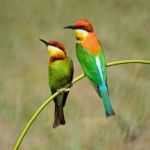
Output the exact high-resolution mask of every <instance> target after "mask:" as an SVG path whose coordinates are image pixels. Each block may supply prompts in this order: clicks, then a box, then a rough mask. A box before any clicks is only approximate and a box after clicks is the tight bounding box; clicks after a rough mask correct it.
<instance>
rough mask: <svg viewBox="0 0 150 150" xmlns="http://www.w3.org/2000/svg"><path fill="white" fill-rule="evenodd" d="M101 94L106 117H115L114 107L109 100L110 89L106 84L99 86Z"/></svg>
mask: <svg viewBox="0 0 150 150" xmlns="http://www.w3.org/2000/svg"><path fill="white" fill-rule="evenodd" d="M99 93H100V96H101V98H102V101H103V105H104V108H105V113H106V117H110V116H113V115H115V112H114V110H113V107H112V104H111V101H110V98H109V94H108V88H107V86H106V84H102V85H100V86H99Z"/></svg>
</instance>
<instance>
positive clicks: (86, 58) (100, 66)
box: [76, 44, 106, 85]
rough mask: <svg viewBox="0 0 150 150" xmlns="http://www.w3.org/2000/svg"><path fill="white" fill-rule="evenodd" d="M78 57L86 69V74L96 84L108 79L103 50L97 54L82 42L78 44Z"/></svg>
mask: <svg viewBox="0 0 150 150" xmlns="http://www.w3.org/2000/svg"><path fill="white" fill-rule="evenodd" d="M76 50H77V57H78V59H79V62H80V64H81V66H82V69H83V70H84V73H85V75H86V76H87V77H88V78H89V79H90V80H91V81H92V82H93V84H94V85H97V84H101V83H102V82H104V81H106V70H105V58H104V55H103V53H102V52H100V53H99V54H98V55H97V56H95V55H94V54H92V53H91V52H90V51H89V50H88V49H86V48H84V47H82V46H81V45H80V44H77V45H76Z"/></svg>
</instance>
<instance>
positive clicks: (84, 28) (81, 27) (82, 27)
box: [78, 26, 89, 32]
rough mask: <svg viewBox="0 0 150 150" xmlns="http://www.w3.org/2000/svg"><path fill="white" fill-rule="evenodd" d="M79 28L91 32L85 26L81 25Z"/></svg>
mask: <svg viewBox="0 0 150 150" xmlns="http://www.w3.org/2000/svg"><path fill="white" fill-rule="evenodd" d="M78 29H82V30H85V31H87V32H89V30H88V29H87V28H86V27H85V26H79V27H78Z"/></svg>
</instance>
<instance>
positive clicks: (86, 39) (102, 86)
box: [64, 19, 115, 117]
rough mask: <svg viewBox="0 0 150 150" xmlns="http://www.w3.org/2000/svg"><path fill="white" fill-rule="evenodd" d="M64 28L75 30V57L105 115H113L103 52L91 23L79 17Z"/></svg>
mask: <svg viewBox="0 0 150 150" xmlns="http://www.w3.org/2000/svg"><path fill="white" fill-rule="evenodd" d="M64 28H65V29H73V30H75V36H76V55H77V58H78V59H79V62H80V64H81V67H82V69H83V71H84V73H85V75H86V76H87V77H88V78H89V80H90V81H91V82H92V84H93V86H94V88H95V89H96V91H97V93H98V95H99V96H100V97H101V98H102V101H103V105H104V108H105V112H106V117H109V116H112V115H115V112H114V110H113V107H112V105H111V102H110V98H109V92H108V86H107V74H106V61H105V56H104V52H103V49H102V46H101V44H100V42H99V40H98V38H97V36H96V34H95V33H94V30H93V27H92V25H91V23H90V22H89V21H88V20H86V19H81V20H78V21H76V22H75V23H74V24H73V25H70V26H66V27H64Z"/></svg>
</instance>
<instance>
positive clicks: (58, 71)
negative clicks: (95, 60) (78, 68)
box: [48, 58, 74, 128]
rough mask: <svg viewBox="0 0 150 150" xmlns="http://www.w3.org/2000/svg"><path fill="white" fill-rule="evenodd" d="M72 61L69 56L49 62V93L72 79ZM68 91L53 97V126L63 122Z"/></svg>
mask: <svg viewBox="0 0 150 150" xmlns="http://www.w3.org/2000/svg"><path fill="white" fill-rule="evenodd" d="M73 72H74V68H73V62H72V60H71V59H70V58H65V59H58V60H55V61H53V62H50V63H49V67H48V73H49V74H48V77H49V86H50V89H51V93H52V94H54V93H55V92H56V91H57V90H59V89H61V88H63V87H64V86H65V85H66V84H68V83H69V84H71V82H72V79H73ZM68 93H69V92H65V93H62V94H60V95H58V96H57V97H56V98H55V99H54V102H55V120H54V125H53V127H54V128H55V127H57V126H58V125H59V124H65V119H64V114H63V107H64V106H65V103H66V99H67V96H68Z"/></svg>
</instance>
